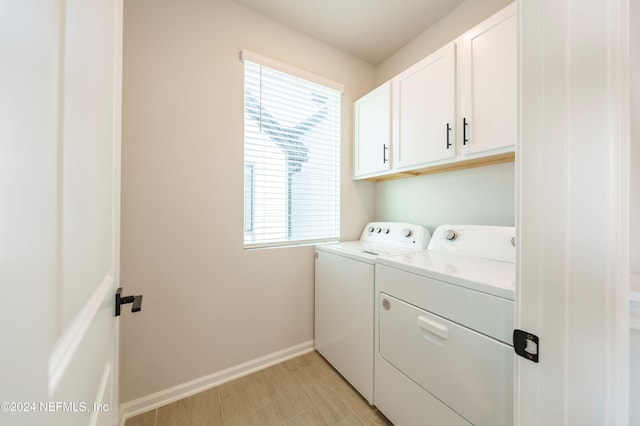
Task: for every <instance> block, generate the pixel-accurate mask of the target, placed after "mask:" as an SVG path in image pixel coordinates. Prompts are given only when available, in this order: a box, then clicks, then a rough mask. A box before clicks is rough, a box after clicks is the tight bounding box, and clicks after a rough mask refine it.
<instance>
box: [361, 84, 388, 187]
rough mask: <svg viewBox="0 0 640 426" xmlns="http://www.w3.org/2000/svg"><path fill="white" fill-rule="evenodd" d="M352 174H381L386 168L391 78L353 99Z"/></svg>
mask: <svg viewBox="0 0 640 426" xmlns="http://www.w3.org/2000/svg"><path fill="white" fill-rule="evenodd" d="M354 113H355V114H354V115H355V152H354V159H355V164H354V176H355V177H356V178H358V177H366V176H371V175H376V174H381V173H383V172H385V171H387V170H389V168H390V164H391V160H390V153H389V149H390V141H391V82H388V83H386V84H383V85H382V86H380V87H378V88H377V89H375V90H373V91H372V92H370V93H369V94H367V95H365V96H364V97H362V98H360V99H358V100H357V101H356V102H355V111H354Z"/></svg>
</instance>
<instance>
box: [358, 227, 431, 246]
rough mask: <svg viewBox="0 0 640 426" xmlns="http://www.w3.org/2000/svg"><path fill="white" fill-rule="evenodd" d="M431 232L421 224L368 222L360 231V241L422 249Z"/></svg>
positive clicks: (427, 241)
mask: <svg viewBox="0 0 640 426" xmlns="http://www.w3.org/2000/svg"><path fill="white" fill-rule="evenodd" d="M430 238H431V233H430V232H429V230H428V229H427V228H426V227H424V226H422V225H416V224H413V223H403V222H370V223H368V224H367V226H365V227H364V231H362V236H361V237H360V240H361V241H370V242H376V243H380V244H389V245H394V246H402V247H411V248H416V249H424V248H426V247H427V244H429V239H430Z"/></svg>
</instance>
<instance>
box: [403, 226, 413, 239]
mask: <svg viewBox="0 0 640 426" xmlns="http://www.w3.org/2000/svg"><path fill="white" fill-rule="evenodd" d="M411 235H413V231H411V229H409V228H404V229H403V230H402V236H403V237H406V238H408V237H410V236H411Z"/></svg>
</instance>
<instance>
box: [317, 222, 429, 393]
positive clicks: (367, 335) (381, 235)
mask: <svg viewBox="0 0 640 426" xmlns="http://www.w3.org/2000/svg"><path fill="white" fill-rule="evenodd" d="M429 238H430V233H429V230H428V229H427V228H425V227H424V226H421V225H416V224H409V223H398V222H372V223H369V224H367V226H366V227H365V229H364V230H363V232H362V235H361V237H360V239H359V240H355V241H345V242H338V243H333V244H322V245H317V246H316V249H315V336H314V338H315V348H316V350H317V351H318V352H319V353H320V354H321V355H322V356H323V357H324V358H325V359H326V360H327V361H328V362H329V363H330V364H331V365H332V366H333V367H334V368H335V369H336V370H337V371H338V372H339V373H340V374H341V375H342V376H343V377H344V378H345V379H346V380H347V381H348V382H349V383H351V385H352V386H353V387H354V388H355V389H356V390H357V391H358V392H360V394H361V395H362V396H363V397H364V398H365V399H366V400H367V401H368V402H369V404H372V405H373V357H374V351H373V348H374V339H373V330H374V305H375V301H374V275H375V268H374V267H375V262H376V261H377V260H378V259H380V258H382V257H386V256H391V255H397V254H401V253H409V252H413V251H418V250H424V249H425V248H426V246H427V243H428V242H429Z"/></svg>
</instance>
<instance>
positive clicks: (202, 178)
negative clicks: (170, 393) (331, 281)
mask: <svg viewBox="0 0 640 426" xmlns="http://www.w3.org/2000/svg"><path fill="white" fill-rule="evenodd" d="M124 17H125V28H124V82H123V84H124V88H123V92H124V96H123V141H122V145H123V146H122V158H123V161H122V187H123V189H122V282H123V285H124V286H125V290H126V293H127V294H129V293H135V294H143V295H144V305H143V310H142V312H140V313H138V314H135V315H131V314H130V313H126V314H124V315H123V317H122V320H121V327H122V340H121V378H120V384H121V401H122V402H127V401H131V400H133V399H136V398H139V397H142V396H145V395H149V394H151V393H153V392H156V391H160V390H164V389H167V388H170V387H172V386H176V385H179V384H181V383H184V382H187V381H189V380H192V379H196V378H199V377H202V376H204V375H207V374H211V373H215V372H218V371H220V370H223V369H226V368H229V367H232V366H236V365H238V364H240V363H243V362H246V361H249V360H252V359H256V358H258V357H261V356H264V355H267V354H270V353H273V352H276V351H279V350H283V349H285V348H288V347H291V346H294V345H297V344H301V343H304V342H308V341H310V340H311V339H313V267H314V260H313V248H312V247H311V246H306V247H295V248H283V249H272V250H257V251H245V250H243V246H242V239H243V223H242V220H243V200H242V194H243V67H242V63H241V62H240V60H239V52H240V50H241V49H243V48H245V49H249V50H252V51H255V52H257V53H261V54H264V55H267V56H270V57H272V58H274V59H277V60H279V61H282V62H287V63H290V64H292V65H294V66H296V67H299V68H302V69H306V70H309V71H311V72H314V73H316V74H319V75H323V76H325V77H328V78H330V79H332V80H335V81H338V82H341V83H343V84H344V86H345V94H344V96H343V100H342V122H343V128H342V141H343V142H342V143H343V148H342V167H343V176H342V215H341V221H342V231H341V234H342V238H345V239H354V238H357V237H358V236H359V234H360V232H361V230H362V228H363V226H364V224H365V223H366V222H367V221H368V220H371V219H373V216H374V208H375V206H374V188H375V186H374V184H373V183H370V182H358V183H354V182H352V181H351V175H352V170H351V168H352V166H351V164H352V158H351V155H352V154H351V152H352V148H351V140H352V137H351V135H352V126H351V123H352V103H353V101H354V100H355V99H357V98H358V97H360V96H362V95H363V94H365V93H366V92H367V91H369V90H370V89H371V88H373V86H374V83H375V70H374V68H373V67H372V66H370V65H368V64H365V63H364V62H361V61H359V60H356V59H354V58H352V57H350V56H348V55H346V54H344V53H341V52H339V51H337V50H335V49H333V48H330V47H327V46H326V45H323V44H321V43H319V42H317V41H315V40H313V39H311V38H309V37H306V36H304V35H302V34H300V33H297V32H295V31H293V30H290V29H288V28H286V27H284V26H281V25H279V24H277V23H275V22H273V21H271V20H268V19H265V18H263V17H261V16H259V15H256V14H254V13H252V12H250V11H249V10H248V9H245V8H244V7H242V6H240V5H238V4H236V3H233V2H230V1H227V0H215V1H211V0H183V1H175V0H174V1H170V0H162V1H159V0H136V1H126V2H125V13H124Z"/></svg>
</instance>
